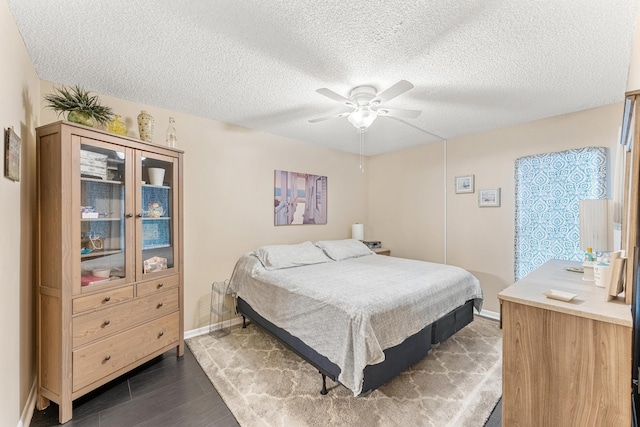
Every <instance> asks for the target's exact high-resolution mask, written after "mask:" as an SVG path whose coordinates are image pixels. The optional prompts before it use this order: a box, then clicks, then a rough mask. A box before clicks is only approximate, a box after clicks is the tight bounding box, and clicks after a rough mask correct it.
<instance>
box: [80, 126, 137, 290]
mask: <svg viewBox="0 0 640 427" xmlns="http://www.w3.org/2000/svg"><path fill="white" fill-rule="evenodd" d="M127 156H131V151H130V150H129V149H125V148H121V147H118V146H113V145H109V144H106V143H103V142H100V141H92V140H87V139H84V138H82V139H81V143H80V206H78V210H79V211H80V286H81V289H82V292H85V291H89V290H92V289H96V288H98V287H105V286H111V285H115V284H119V283H123V282H124V280H125V279H126V278H127V276H128V274H127V271H128V268H129V266H128V263H129V262H128V256H127V246H128V245H127V235H128V234H130V232H128V230H127V225H128V224H127V222H126V218H127V212H129V216H133V215H132V212H133V211H132V209H131V206H129V207H128V206H127V205H126V203H127V200H128V199H127V197H126V194H127V192H128V189H127V170H128V169H129V168H127V167H126V165H127V163H129V162H130V161H129V162H128V161H127ZM127 208H128V209H127Z"/></svg>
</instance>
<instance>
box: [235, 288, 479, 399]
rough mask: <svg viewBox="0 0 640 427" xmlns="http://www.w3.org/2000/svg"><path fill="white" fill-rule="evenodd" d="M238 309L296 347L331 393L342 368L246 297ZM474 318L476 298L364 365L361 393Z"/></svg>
mask: <svg viewBox="0 0 640 427" xmlns="http://www.w3.org/2000/svg"><path fill="white" fill-rule="evenodd" d="M237 311H238V313H240V314H241V315H242V317H243V327H246V323H245V322H244V320H245V319H246V318H249V319H251V320H252V321H254V322H256V323H257V324H258V325H260V326H262V327H263V328H264V329H265V330H266V331H267V332H269V333H271V334H272V335H273V336H275V337H276V338H277V339H278V340H279V341H281V342H282V343H283V344H284V345H286V346H287V347H288V348H290V349H291V350H293V352H295V353H296V354H298V355H299V356H300V357H302V358H303V359H305V360H306V361H307V362H309V364H311V365H312V366H314V367H315V368H316V369H318V371H320V374H322V391H321V392H320V393H321V394H327V387H326V377H329V378H331V379H332V380H333V381H335V382H338V376H339V375H340V368H339V367H338V365H336V364H335V363H333V362H331V361H330V360H329V359H327V358H326V357H325V356H323V355H321V354H320V353H318V352H317V351H315V350H314V349H312V348H311V347H309V346H308V345H306V344H305V343H304V342H302V341H301V340H300V339H298V338H296V337H294V336H293V335H291V334H290V333H289V332H287V331H285V330H284V329H281V328H279V327H277V326H275V325H274V324H273V323H271V322H269V321H268V320H267V319H265V318H264V317H262V316H261V315H259V314H258V313H256V311H255V310H254V309H253V308H252V307H251V306H250V305H249V304H248V303H247V302H246V301H244V300H243V299H242V298H240V297H238V299H237ZM471 321H473V301H472V300H471V301H467V302H466V303H465V304H463V305H462V306H460V307H458V308H456V309H454V310H452V311H451V312H449V313H448V314H446V315H444V316H443V317H442V318H440V319H438V320H436V321H435V322H433V323H432V324H431V325H428V326H427V327H425V328H424V329H422V330H421V331H420V332H418V333H416V334H413V335H411V336H410V337H409V338H407V339H405V340H404V341H403V342H402V343H401V344H398V345H396V346H395V347H390V348H388V349H386V350H385V351H384V355H385V360H384V361H382V362H381V363H377V364H375V365H367V366H366V367H365V368H364V383H363V386H362V393H361V395H366V394H368V393H370V392H372V391H373V390H375V389H377V388H378V387H380V386H381V385H382V384H384V383H385V382H387V381H389V380H390V379H391V378H393V377H395V376H396V375H398V374H399V373H400V372H402V371H404V370H405V369H407V368H408V367H409V366H411V365H413V364H414V363H416V362H418V361H419V360H421V359H422V358H423V357H425V356H426V355H427V353H429V351H430V350H431V345H432V344H439V343H441V342H442V341H444V340H446V339H447V338H449V337H450V336H451V335H453V334H455V333H456V332H458V331H459V330H460V329H462V328H463V327H465V326H466V325H468V324H469V323H471Z"/></svg>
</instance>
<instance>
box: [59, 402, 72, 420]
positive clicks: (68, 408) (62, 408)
mask: <svg viewBox="0 0 640 427" xmlns="http://www.w3.org/2000/svg"><path fill="white" fill-rule="evenodd" d="M72 416H73V402H72V401H71V400H69V401H67V402H62V403H61V404H60V405H59V407H58V422H59V423H60V424H64V423H66V422H67V421H69V420H70V419H71V417H72Z"/></svg>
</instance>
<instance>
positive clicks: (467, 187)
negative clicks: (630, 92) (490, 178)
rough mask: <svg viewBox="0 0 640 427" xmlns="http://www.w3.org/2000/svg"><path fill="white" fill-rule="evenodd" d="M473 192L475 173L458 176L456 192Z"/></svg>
mask: <svg viewBox="0 0 640 427" xmlns="http://www.w3.org/2000/svg"><path fill="white" fill-rule="evenodd" d="M473 192H474V189H473V175H465V176H456V194H461V193H473Z"/></svg>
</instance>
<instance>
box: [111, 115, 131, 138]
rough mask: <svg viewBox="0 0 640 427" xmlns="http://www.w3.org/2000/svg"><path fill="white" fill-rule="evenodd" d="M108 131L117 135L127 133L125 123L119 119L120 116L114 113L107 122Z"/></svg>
mask: <svg viewBox="0 0 640 427" xmlns="http://www.w3.org/2000/svg"><path fill="white" fill-rule="evenodd" d="M108 128H109V132H113V133H115V134H118V135H126V134H127V125H125V124H124V122H122V120H120V116H119V115H117V114H116V117H115V118H114V119H113V120H111V121H110V122H109V127H108Z"/></svg>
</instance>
